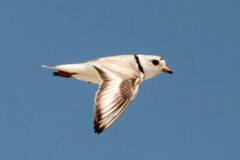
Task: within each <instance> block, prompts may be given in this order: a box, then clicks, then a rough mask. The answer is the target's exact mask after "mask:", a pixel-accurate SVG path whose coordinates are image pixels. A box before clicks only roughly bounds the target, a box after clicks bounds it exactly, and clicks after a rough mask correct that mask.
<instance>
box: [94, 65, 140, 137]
mask: <svg viewBox="0 0 240 160" xmlns="http://www.w3.org/2000/svg"><path fill="white" fill-rule="evenodd" d="M94 68H95V69H96V71H97V73H98V75H99V77H100V79H101V83H100V85H99V89H98V91H97V92H96V97H95V114H94V131H95V133H101V132H103V131H104V130H105V129H107V128H108V127H109V126H110V125H111V124H112V123H113V122H114V121H115V120H116V119H117V118H118V117H119V116H120V115H121V113H122V112H123V111H124V110H125V109H126V107H127V106H128V104H129V103H130V102H131V101H132V100H133V99H134V97H135V96H136V94H137V92H138V88H139V86H140V85H141V83H142V81H143V76H144V75H143V74H142V73H141V72H135V73H134V74H133V72H130V71H129V72H128V71H127V70H126V72H125V73H120V72H118V71H114V70H113V69H110V68H108V69H106V68H103V67H97V66H94Z"/></svg>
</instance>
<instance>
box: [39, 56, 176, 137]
mask: <svg viewBox="0 0 240 160" xmlns="http://www.w3.org/2000/svg"><path fill="white" fill-rule="evenodd" d="M42 67H45V68H49V69H54V70H58V71H57V72H54V75H55V76H61V77H65V78H70V77H74V78H76V79H78V80H82V81H86V82H89V83H97V84H99V88H98V91H97V92H96V96H95V105H94V107H95V108H94V110H95V113H94V131H95V133H98V134H99V133H101V132H103V131H104V130H105V129H107V128H108V127H109V126H110V125H111V124H112V123H113V122H114V121H115V120H116V119H117V118H118V117H119V116H120V115H121V113H122V112H123V111H124V110H125V109H126V107H127V106H128V104H129V103H130V102H131V101H132V100H133V99H134V97H135V96H136V94H137V92H138V88H139V87H140V85H141V84H142V82H143V80H146V79H150V78H152V77H154V76H156V75H157V74H160V73H164V72H165V73H170V74H171V73H173V72H172V71H171V70H170V69H169V68H168V67H167V66H166V62H165V60H163V59H162V58H161V57H159V56H154V55H120V56H113V57H104V58H99V59H96V60H92V61H88V62H85V63H78V64H64V65H56V66H45V65H43V66H42Z"/></svg>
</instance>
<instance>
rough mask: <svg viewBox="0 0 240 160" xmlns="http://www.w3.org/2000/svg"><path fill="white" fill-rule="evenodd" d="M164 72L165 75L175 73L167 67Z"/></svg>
mask: <svg viewBox="0 0 240 160" xmlns="http://www.w3.org/2000/svg"><path fill="white" fill-rule="evenodd" d="M162 71H163V72H165V73H169V74H172V73H173V71H171V70H170V69H169V68H168V67H167V66H166V67H163V69H162Z"/></svg>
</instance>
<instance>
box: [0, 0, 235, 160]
mask: <svg viewBox="0 0 240 160" xmlns="http://www.w3.org/2000/svg"><path fill="white" fill-rule="evenodd" d="M239 15H240V1H238V0H201V1H191V0H182V1H179V0H148V1H141V0H138V1H137V0H121V1H110V0H102V1H96V0H92V1H89V0H51V1H49V0H48V1H47V0H41V1H40V0H39V1H30V0H22V1H16V0H8V1H4V0H3V1H0V24H1V25H0V67H1V78H0V86H1V90H0V97H1V101H0V159H1V160H16V159H18V160H43V159H44V160H52V159H58V160H65V159H69V160H79V159H88V160H94V159H106V160H107V159H113V158H114V159H116V160H122V159H138V160H143V159H164V160H193V159H194V160H202V159H205V160H226V159H231V160H239V159H240V148H239V145H240V125H239V122H240V108H239V107H240V86H239V82H240V76H239V59H240V54H239V52H240V45H239V41H240V31H239V28H240V20H239ZM119 54H155V55H159V56H162V57H164V59H165V60H166V61H167V64H168V66H169V67H170V68H171V69H172V70H173V71H174V74H173V75H167V74H162V75H159V76H157V77H155V78H153V79H151V80H147V81H145V82H144V83H143V85H142V87H141V88H140V90H139V93H138V95H137V96H136V98H135V100H134V101H133V102H132V103H131V104H130V105H129V107H128V108H127V109H126V111H125V112H124V113H123V115H122V116H121V117H120V118H119V119H118V120H117V121H116V122H115V123H114V124H113V125H112V126H111V127H110V128H109V129H108V130H106V131H105V132H103V134H100V135H96V134H94V133H93V112H94V110H93V105H94V95H95V91H96V90H97V88H98V86H97V85H93V84H88V83H85V82H81V81H77V80H75V79H64V78H60V77H54V76H52V73H51V71H50V70H46V69H43V68H41V67H40V66H41V65H42V64H47V65H48V64H49V65H55V64H65V63H79V62H84V61H87V60H91V59H96V58H99V57H105V56H113V55H119Z"/></svg>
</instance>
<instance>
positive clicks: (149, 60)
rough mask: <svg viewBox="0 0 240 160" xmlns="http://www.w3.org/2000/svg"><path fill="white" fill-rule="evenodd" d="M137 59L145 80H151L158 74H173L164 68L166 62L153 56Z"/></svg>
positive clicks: (140, 56) (143, 56)
mask: <svg viewBox="0 0 240 160" xmlns="http://www.w3.org/2000/svg"><path fill="white" fill-rule="evenodd" d="M138 57H139V60H140V64H141V65H142V67H143V70H144V75H145V79H149V78H152V77H154V76H156V75H157V74H160V73H169V74H172V73H173V72H172V71H171V70H170V69H169V68H168V67H167V66H166V62H165V60H164V59H163V58H162V57H159V56H153V55H138Z"/></svg>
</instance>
